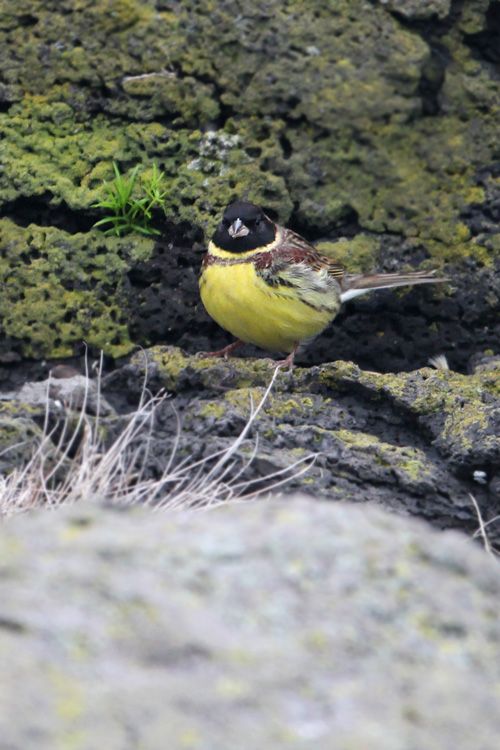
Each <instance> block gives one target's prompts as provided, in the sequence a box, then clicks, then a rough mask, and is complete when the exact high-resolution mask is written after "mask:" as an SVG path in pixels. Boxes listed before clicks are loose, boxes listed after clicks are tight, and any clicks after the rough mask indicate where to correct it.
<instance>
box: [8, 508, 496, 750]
mask: <svg viewBox="0 0 500 750" xmlns="http://www.w3.org/2000/svg"><path fill="white" fill-rule="evenodd" d="M0 537H1V540H0V571H1V579H0V580H1V596H2V617H1V620H0V648H1V652H2V680H1V687H0V691H1V698H2V699H1V701H0V733H1V737H2V747H5V748H9V750H27V748H31V747H35V746H36V748H37V750H53V748H54V747H57V746H64V747H66V746H69V745H72V746H74V744H75V743H77V745H78V747H80V748H82V750H84V749H85V750H87V748H88V750H90V749H91V748H92V749H94V748H96V747H106V748H108V750H115V749H116V750H122V748H124V747H127V746H135V747H139V746H140V747H144V748H148V750H149V749H150V748H151V750H152V749H153V748H164V747H165V746H166V745H165V742H167V744H168V748H169V750H181V749H182V748H186V747H191V748H199V749H200V750H205V749H206V750H208V749H209V748H217V750H233V749H234V748H236V747H245V750H254V749H255V750H257V748H259V750H260V749H261V748H276V750H281V748H283V749H284V748H309V747H310V748H313V747H314V748H316V747H333V746H335V747H342V748H348V747H349V748H351V747H352V748H373V750H378V749H379V748H380V749H381V748H384V750H387V748H390V750H407V748H408V747H409V746H411V747H425V748H436V750H437V749H438V748H439V749H441V748H451V747H460V748H461V750H490V748H494V747H496V744H497V738H498V735H499V732H500V718H499V716H500V714H499V712H498V696H497V685H498V684H499V681H500V666H499V665H500V659H499V645H498V644H499V641H500V625H499V622H500V619H499V617H498V599H499V596H500V579H499V576H498V569H497V566H496V565H495V564H494V563H493V562H492V561H491V560H490V559H488V558H487V556H486V555H485V553H484V551H483V550H482V549H480V548H478V547H475V546H474V545H473V544H472V543H471V542H470V541H469V540H467V539H465V538H464V537H462V536H460V535H459V534H457V533H455V532H445V533H437V532H434V531H432V530H430V529H429V528H428V527H426V526H425V525H423V524H422V523H420V522H416V521H412V520H409V519H401V518H398V517H396V516H394V515H390V514H388V513H386V512H383V511H381V510H380V509H377V508H373V507H367V506H364V507H363V508H360V507H354V506H351V505H349V504H332V503H325V502H314V501H313V500H311V499H310V498H294V499H291V498H288V499H286V500H284V499H282V500H278V499H272V498H268V499H266V500H263V501H262V502H258V503H248V504H238V505H232V506H228V507H223V508H218V509H215V510H211V511H208V512H203V513H198V514H168V515H166V514H163V515H158V514H156V515H155V514H152V513H151V512H150V511H149V510H145V509H142V508H135V509H133V510H130V511H128V512H117V511H116V510H111V509H108V510H104V509H103V508H100V507H97V506H95V505H93V504H92V503H91V502H89V504H84V505H80V506H78V507H72V508H66V509H61V510H58V511H57V512H55V513H50V512H48V511H46V510H43V511H39V512H38V513H33V514H30V515H28V516H22V517H17V518H15V519H11V520H9V521H8V522H7V523H5V524H2V526H1V527H0ZM21 688H22V689H21ZM166 738H168V739H167V740H166Z"/></svg>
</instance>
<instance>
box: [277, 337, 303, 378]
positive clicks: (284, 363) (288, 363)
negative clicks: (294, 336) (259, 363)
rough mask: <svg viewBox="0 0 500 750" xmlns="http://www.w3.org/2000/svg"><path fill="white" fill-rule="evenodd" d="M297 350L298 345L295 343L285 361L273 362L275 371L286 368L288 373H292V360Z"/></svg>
mask: <svg viewBox="0 0 500 750" xmlns="http://www.w3.org/2000/svg"><path fill="white" fill-rule="evenodd" d="M298 348H299V344H298V343H297V344H295V346H294V347H293V349H292V351H291V352H290V354H289V355H288V357H287V358H286V359H280V360H279V361H278V362H274V367H275V368H276V370H283V369H285V367H288V372H292V370H293V368H294V367H295V363H294V358H295V354H296V352H297V349H298Z"/></svg>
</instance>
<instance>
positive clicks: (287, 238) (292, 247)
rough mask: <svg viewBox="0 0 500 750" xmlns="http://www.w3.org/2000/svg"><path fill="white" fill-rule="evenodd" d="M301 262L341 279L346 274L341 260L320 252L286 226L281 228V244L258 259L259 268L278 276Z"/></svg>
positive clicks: (317, 270)
mask: <svg viewBox="0 0 500 750" xmlns="http://www.w3.org/2000/svg"><path fill="white" fill-rule="evenodd" d="M299 264H301V265H302V266H307V267H308V268H310V269H311V270H312V271H316V272H321V271H323V272H325V271H326V273H327V274H328V276H329V277H331V278H334V279H337V280H339V281H340V279H341V278H342V277H343V276H344V274H345V267H344V266H343V265H342V263H340V261H338V260H335V259H334V258H329V257H328V256H327V255H324V254H323V253H320V252H319V251H318V250H316V248H315V247H314V245H311V243H310V242H307V240H305V239H304V238H303V237H301V236H300V235H298V234H295V232H292V230H291V229H285V228H281V241H280V242H279V244H278V245H277V246H276V247H275V248H274V249H273V250H270V251H269V252H266V253H262V256H261V257H260V258H259V259H258V260H257V261H256V267H257V269H259V270H261V269H268V270H269V271H270V273H271V274H272V275H276V276H280V275H281V274H282V273H283V271H286V269H289V268H292V267H293V266H295V265H299Z"/></svg>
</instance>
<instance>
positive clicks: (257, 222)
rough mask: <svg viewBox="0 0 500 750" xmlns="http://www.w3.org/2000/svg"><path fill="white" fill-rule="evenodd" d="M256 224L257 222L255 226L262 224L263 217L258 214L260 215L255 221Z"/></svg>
mask: <svg viewBox="0 0 500 750" xmlns="http://www.w3.org/2000/svg"><path fill="white" fill-rule="evenodd" d="M254 224H255V226H256V227H260V225H261V224H262V219H261V218H260V216H258V217H257V218H256V219H255V222H254Z"/></svg>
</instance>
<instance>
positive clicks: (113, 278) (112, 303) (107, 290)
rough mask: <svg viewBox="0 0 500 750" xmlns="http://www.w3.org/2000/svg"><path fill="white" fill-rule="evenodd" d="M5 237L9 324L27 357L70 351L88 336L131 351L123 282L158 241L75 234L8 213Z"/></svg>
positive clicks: (2, 291)
mask: <svg viewBox="0 0 500 750" xmlns="http://www.w3.org/2000/svg"><path fill="white" fill-rule="evenodd" d="M0 244H1V245H2V247H3V248H4V253H3V256H2V258H1V259H0V281H1V283H0V315H1V318H2V325H3V329H4V331H5V334H6V335H7V336H11V337H12V338H13V339H16V340H17V341H19V342H22V343H21V345H22V348H23V353H24V355H25V356H32V357H39V356H46V357H63V356H71V355H72V354H73V352H74V347H75V345H81V344H82V343H83V342H85V343H87V344H88V345H90V346H92V347H95V348H96V349H99V350H100V349H102V350H103V351H104V352H106V353H108V354H111V355H113V356H121V355H123V354H126V353H128V352H129V351H131V349H132V348H133V343H132V342H131V340H130V337H129V333H128V326H127V320H126V317H125V305H124V304H123V302H122V299H121V295H120V284H121V282H122V279H123V275H124V273H125V272H126V270H127V269H128V267H129V265H130V261H131V260H132V259H138V258H147V257H149V256H150V255H151V253H152V250H153V243H152V241H151V240H149V239H146V238H142V237H137V236H134V237H133V238H132V239H127V240H123V239H122V240H117V238H105V237H103V236H102V235H100V234H99V233H98V232H95V233H92V234H75V235H70V234H68V233H66V232H63V231H61V230H59V229H55V228H53V227H52V228H41V227H36V226H32V225H31V226H29V227H26V228H22V227H18V226H16V225H15V224H14V223H13V222H11V221H10V220H9V219H2V220H0Z"/></svg>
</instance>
